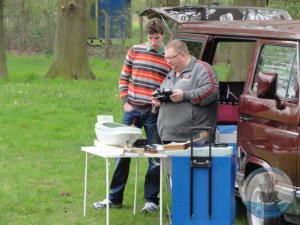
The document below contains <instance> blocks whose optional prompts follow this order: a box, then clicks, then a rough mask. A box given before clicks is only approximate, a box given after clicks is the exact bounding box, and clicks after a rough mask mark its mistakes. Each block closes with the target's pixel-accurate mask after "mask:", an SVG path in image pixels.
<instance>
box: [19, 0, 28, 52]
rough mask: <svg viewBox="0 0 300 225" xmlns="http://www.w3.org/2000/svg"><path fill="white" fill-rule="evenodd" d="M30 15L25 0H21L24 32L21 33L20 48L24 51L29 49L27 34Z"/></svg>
mask: <svg viewBox="0 0 300 225" xmlns="http://www.w3.org/2000/svg"><path fill="white" fill-rule="evenodd" d="M28 16H29V9H28V8H27V7H26V5H25V0H22V2H21V20H22V33H21V43H20V44H21V46H20V49H21V51H22V52H24V51H25V50H26V49H27V36H28Z"/></svg>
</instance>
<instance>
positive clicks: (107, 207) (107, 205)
mask: <svg viewBox="0 0 300 225" xmlns="http://www.w3.org/2000/svg"><path fill="white" fill-rule="evenodd" d="M105 162H106V199H107V201H109V161H108V159H107V158H106V159H105ZM106 225H109V204H106Z"/></svg>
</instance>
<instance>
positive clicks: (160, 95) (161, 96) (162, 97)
mask: <svg viewBox="0 0 300 225" xmlns="http://www.w3.org/2000/svg"><path fill="white" fill-rule="evenodd" d="M171 94H173V92H172V90H171V89H163V90H162V91H161V90H160V89H156V90H155V91H154V92H153V93H152V96H153V97H154V98H156V99H158V100H159V101H161V102H169V101H170V95H171Z"/></svg>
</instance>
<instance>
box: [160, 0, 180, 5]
mask: <svg viewBox="0 0 300 225" xmlns="http://www.w3.org/2000/svg"><path fill="white" fill-rule="evenodd" d="M163 2H164V5H163V6H179V5H180V0H165V1H163Z"/></svg>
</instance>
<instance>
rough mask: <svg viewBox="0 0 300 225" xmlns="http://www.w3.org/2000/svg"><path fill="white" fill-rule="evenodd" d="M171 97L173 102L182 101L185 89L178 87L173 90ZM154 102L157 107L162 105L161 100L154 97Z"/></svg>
mask: <svg viewBox="0 0 300 225" xmlns="http://www.w3.org/2000/svg"><path fill="white" fill-rule="evenodd" d="M170 99H171V101H172V102H181V101H182V99H183V91H182V90H181V89H176V90H175V91H173V94H171V95H170ZM152 104H153V105H154V106H156V107H159V106H160V105H161V102H160V101H159V100H157V99H156V98H154V97H152Z"/></svg>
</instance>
